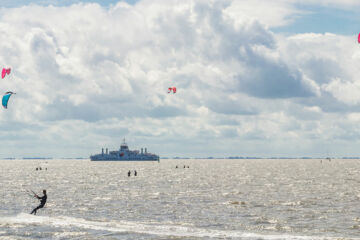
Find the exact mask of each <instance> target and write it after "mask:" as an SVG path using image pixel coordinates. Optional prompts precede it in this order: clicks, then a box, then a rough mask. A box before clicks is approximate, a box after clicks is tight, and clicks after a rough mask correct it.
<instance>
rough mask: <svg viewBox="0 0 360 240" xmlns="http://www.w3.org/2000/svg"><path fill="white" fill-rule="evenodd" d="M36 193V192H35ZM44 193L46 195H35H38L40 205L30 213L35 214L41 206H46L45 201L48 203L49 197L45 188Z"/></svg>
mask: <svg viewBox="0 0 360 240" xmlns="http://www.w3.org/2000/svg"><path fill="white" fill-rule="evenodd" d="M33 193H34V192H33ZM34 194H35V193H34ZM43 194H44V196H42V197H39V196H38V195H37V194H35V195H34V197H36V198H37V199H39V200H40V205H39V206H37V207H36V208H34V210H32V212H31V213H30V214H33V213H34V215H36V211H37V210H39V209H40V208H43V207H44V206H45V203H46V199H47V195H46V190H45V189H44V190H43Z"/></svg>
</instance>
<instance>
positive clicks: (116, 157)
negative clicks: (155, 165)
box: [90, 139, 160, 162]
mask: <svg viewBox="0 0 360 240" xmlns="http://www.w3.org/2000/svg"><path fill="white" fill-rule="evenodd" d="M90 160H91V161H158V162H159V161H160V158H159V156H158V155H156V154H153V153H148V152H147V149H146V148H145V151H143V148H141V152H139V150H133V151H130V150H129V147H128V145H127V144H126V142H125V139H124V141H123V143H122V144H121V145H120V149H119V151H109V152H108V149H107V148H106V151H105V153H104V148H103V149H102V151H101V153H100V154H95V155H91V156H90Z"/></svg>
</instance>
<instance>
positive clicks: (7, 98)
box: [2, 92, 16, 108]
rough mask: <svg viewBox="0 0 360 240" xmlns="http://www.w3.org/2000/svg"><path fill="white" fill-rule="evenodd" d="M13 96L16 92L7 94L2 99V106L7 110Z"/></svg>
mask: <svg viewBox="0 0 360 240" xmlns="http://www.w3.org/2000/svg"><path fill="white" fill-rule="evenodd" d="M12 94H16V93H14V92H6V93H5V95H4V96H3V98H2V105H3V107H4V108H7V104H8V102H9V99H10V97H11V95H12Z"/></svg>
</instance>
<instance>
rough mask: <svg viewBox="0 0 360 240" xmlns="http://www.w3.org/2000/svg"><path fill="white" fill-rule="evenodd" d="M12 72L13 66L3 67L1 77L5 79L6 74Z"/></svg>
mask: <svg viewBox="0 0 360 240" xmlns="http://www.w3.org/2000/svg"><path fill="white" fill-rule="evenodd" d="M10 72H11V68H3V70H2V72H1V77H2V78H3V79H4V77H5V76H6V74H8V75H9V74H10Z"/></svg>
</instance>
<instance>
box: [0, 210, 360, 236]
mask: <svg viewBox="0 0 360 240" xmlns="http://www.w3.org/2000/svg"><path fill="white" fill-rule="evenodd" d="M9 224H27V225H50V226H54V227H60V228H71V227H77V228H83V229H91V230H100V231H108V232H119V233H121V232H127V233H141V234H150V235H157V236H174V237H198V238H204V237H207V238H236V239H249V240H251V239H257V240H260V239H263V240H335V239H339V237H325V236H294V235H287V234H284V235H281V234H279V235H265V234H258V233H247V232H242V231H225V230H215V229H202V228H196V227H185V226H179V225H162V224H153V223H151V224H150V223H148V224H146V223H138V222H126V221H119V222H99V221H88V220H85V219H82V218H74V217H66V216H59V217H45V216H34V215H30V214H26V213H20V214H18V215H17V216H13V217H0V226H2V225H9ZM340 239H342V240H345V239H346V240H360V238H340Z"/></svg>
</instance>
